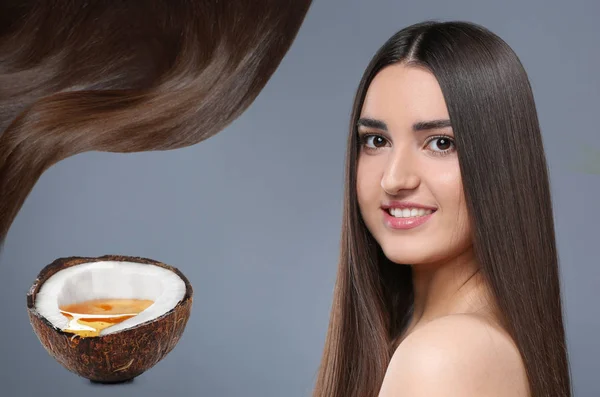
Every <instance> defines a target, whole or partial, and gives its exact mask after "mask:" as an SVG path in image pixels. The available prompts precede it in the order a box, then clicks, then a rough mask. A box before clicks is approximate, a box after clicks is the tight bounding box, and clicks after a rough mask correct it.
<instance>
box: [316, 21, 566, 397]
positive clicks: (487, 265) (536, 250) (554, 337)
mask: <svg viewBox="0 0 600 397" xmlns="http://www.w3.org/2000/svg"><path fill="white" fill-rule="evenodd" d="M397 62H406V63H408V64H414V65H418V66H420V67H425V68H427V69H428V70H430V71H431V72H432V73H433V75H434V76H436V78H437V80H438V82H439V84H440V86H441V89H442V92H443V95H444V98H445V100H446V104H447V106H448V111H449V114H450V119H451V122H452V126H453V131H454V135H455V139H456V148H457V152H458V158H459V164H460V169H461V174H462V180H463V186H464V192H465V198H466V203H467V208H468V213H469V216H470V221H471V224H472V230H473V239H474V241H473V245H474V250H475V255H476V258H477V260H478V262H479V264H480V272H481V273H482V275H483V276H484V278H485V280H486V282H487V283H488V284H489V287H490V289H491V292H492V293H493V296H494V298H495V300H496V304H497V308H498V309H499V312H500V317H501V319H499V320H500V321H501V323H502V324H503V326H504V327H505V328H506V330H507V331H508V332H509V333H510V335H511V336H512V338H513V339H514V341H515V343H516V345H517V346H518V348H519V350H520V352H521V355H522V358H523V361H524V364H525V368H526V372H527V376H528V380H529V385H530V390H531V396H532V397H559V396H560V397H567V396H570V395H571V393H572V391H571V384H570V369H569V365H568V355H567V348H566V341H565V331H564V327H563V314H562V306H561V293H560V280H559V268H558V259H557V251H556V242H555V231H554V220H553V214H552V202H551V197H550V188H549V176H548V170H547V165H546V159H545V153H544V148H543V142H542V136H541V132H540V127H539V122H538V116H537V113H536V107H535V103H534V99H533V95H532V90H531V87H530V84H529V80H528V77H527V75H526V72H525V70H524V68H523V66H522V65H521V63H520V61H519V59H518V57H517V56H516V54H515V53H514V52H513V51H512V50H511V48H510V47H509V46H508V45H507V44H506V43H505V42H504V41H503V40H502V39H500V38H499V37H498V36H496V35H495V34H493V33H492V32H490V31H489V30H487V29H485V28H483V27H481V26H478V25H475V24H472V23H467V22H435V21H426V22H423V23H419V24H415V25H412V26H410V27H408V28H406V29H403V30H401V31H399V32H398V33H396V34H395V35H393V36H392V37H391V38H390V39H389V40H388V41H387V42H386V43H385V44H384V45H383V46H382V47H381V48H380V49H379V51H378V52H377V53H376V54H375V56H374V57H373V59H372V60H371V62H370V63H369V65H368V67H367V69H366V71H365V73H364V75H363V77H362V80H361V82H360V85H359V87H358V91H357V94H356V97H355V101H354V105H353V110H352V116H351V120H350V133H349V138H348V141H347V157H346V174H345V192H344V198H345V201H344V212H343V222H342V233H341V253H340V260H339V267H338V275H337V281H336V285H335V291H334V301H333V306H332V311H331V317H330V323H329V330H328V333H327V338H326V342H325V349H324V353H323V357H322V362H321V366H320V369H319V374H318V379H317V383H316V388H315V392H314V395H315V397H353V396H354V397H369V396H376V395H377V393H378V391H379V389H380V387H381V382H382V381H383V378H384V375H385V371H386V368H387V365H388V363H389V360H390V359H391V356H392V354H393V348H394V343H393V342H394V339H395V338H397V337H398V335H400V334H401V333H402V332H403V330H404V328H405V327H406V326H407V323H408V321H409V320H410V317H411V315H412V310H413V309H414V308H413V302H414V296H413V285H412V269H411V268H410V266H409V265H403V264H394V263H392V262H391V261H389V260H388V259H387V258H386V257H385V256H384V255H383V253H382V250H381V248H380V247H379V245H378V244H377V242H376V241H375V240H374V238H373V236H372V235H371V234H370V233H369V231H368V230H367V228H366V226H365V224H364V222H363V220H362V218H361V216H360V213H359V208H358V202H357V193H356V166H357V158H358V153H359V144H358V139H357V129H356V123H357V120H358V117H359V115H360V111H361V108H362V105H363V101H364V98H365V94H366V91H367V89H368V87H369V84H370V83H371V81H372V79H373V78H374V76H375V75H376V74H377V73H378V72H379V71H380V70H381V69H382V68H384V67H386V66H387V65H390V64H394V63H397Z"/></svg>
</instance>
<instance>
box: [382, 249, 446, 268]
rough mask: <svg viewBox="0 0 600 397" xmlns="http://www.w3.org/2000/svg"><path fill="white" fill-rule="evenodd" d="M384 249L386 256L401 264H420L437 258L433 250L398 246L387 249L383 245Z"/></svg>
mask: <svg viewBox="0 0 600 397" xmlns="http://www.w3.org/2000/svg"><path fill="white" fill-rule="evenodd" d="M382 250H383V253H384V255H385V256H386V258H388V259H389V260H390V261H392V262H394V263H398V264H401V265H418V264H420V263H428V262H431V261H433V260H435V258H434V255H432V254H433V253H432V252H427V251H423V250H421V249H403V248H398V247H393V248H388V249H386V248H384V247H382Z"/></svg>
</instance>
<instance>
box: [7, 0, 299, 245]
mask: <svg viewBox="0 0 600 397" xmlns="http://www.w3.org/2000/svg"><path fill="white" fill-rule="evenodd" d="M310 4H311V0H245V1H244V0H243V1H215V0H144V1H103V0H100V1H98V0H96V1H94V0H86V1H54V2H48V1H21V0H19V1H15V2H10V1H3V2H2V3H0V132H2V131H3V133H2V135H1V136H0V245H3V244H4V240H5V237H6V234H7V232H8V229H9V227H10V225H11V223H12V222H13V220H14V218H15V217H16V215H17V213H18V211H19V210H20V208H21V206H22V204H23V203H24V201H25V199H26V198H27V196H28V194H29V193H30V191H31V189H32V188H33V186H34V185H35V183H36V182H37V180H38V179H39V177H40V176H41V175H42V173H43V172H44V171H45V170H46V169H48V168H49V167H50V166H52V165H53V164H55V163H56V162H58V161H60V160H63V159H65V158H67V157H69V156H73V155H76V154H79V153H83V152H86V151H105V152H120V153H126V152H140V151H150V150H170V149H177V148H182V147H186V146H190V145H193V144H196V143H199V142H201V141H203V140H205V139H207V138H209V137H211V136H213V135H215V134H216V133H217V132H219V131H221V130H222V129H223V128H224V127H226V126H227V125H228V124H229V123H231V122H232V121H233V120H234V119H235V118H237V117H238V116H239V115H240V114H241V113H242V112H243V111H244V110H245V109H246V108H247V107H248V106H249V105H250V104H251V103H252V102H253V101H254V99H255V98H256V97H257V95H258V94H259V92H260V91H261V90H262V88H263V87H264V86H265V85H266V83H267V81H268V80H269V78H270V76H271V75H272V74H273V72H274V71H275V70H276V68H277V67H278V65H279V64H280V62H281V60H282V59H283V57H284V55H285V54H286V53H287V51H288V49H289V48H290V46H291V44H292V42H293V41H294V39H295V37H296V35H297V32H298V30H299V28H300V26H301V24H302V22H303V20H304V18H305V15H306V14H307V12H308V9H309V7H310Z"/></svg>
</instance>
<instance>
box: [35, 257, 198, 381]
mask: <svg viewBox="0 0 600 397" xmlns="http://www.w3.org/2000/svg"><path fill="white" fill-rule="evenodd" d="M101 261H121V262H136V263H143V264H152V265H156V266H160V267H163V268H165V269H168V270H171V271H173V272H175V273H176V274H177V275H178V276H179V277H181V279H182V280H183V281H184V283H185V286H186V292H185V295H184V297H183V299H182V300H181V301H180V302H179V303H178V304H177V306H175V307H174V308H173V309H172V310H170V311H169V312H167V313H165V314H163V315H161V316H159V317H156V318H154V319H152V320H149V321H147V322H144V323H141V324H138V325H136V326H134V327H132V328H128V329H124V330H121V331H118V332H115V333H112V334H108V335H101V336H93V337H80V336H79V335H75V334H72V333H68V332H64V331H62V330H60V329H58V328H56V327H55V326H54V325H52V324H51V323H50V322H49V321H48V320H47V319H46V318H44V317H43V316H41V315H40V314H39V313H38V311H37V310H36V309H35V298H36V294H37V293H38V291H39V290H40V287H41V286H42V284H43V283H44V282H45V281H46V280H47V279H48V278H49V277H50V276H52V275H53V274H55V273H56V272H58V271H60V270H63V269H66V268H68V267H71V266H77V265H79V264H83V263H90V262H101ZM192 300H193V290H192V286H191V284H190V282H189V281H188V279H187V278H186V277H185V276H184V275H183V274H182V273H181V272H180V271H179V270H178V269H176V268H174V267H172V266H169V265H166V264H164V263H161V262H158V261H155V260H152V259H147V258H140V257H128V256H121V255H105V256H101V257H97V258H91V257H68V258H59V259H57V260H55V261H54V262H52V263H51V264H49V265H47V266H46V267H44V269H42V271H41V272H40V273H39V275H38V277H37V279H36V280H35V282H34V283H33V285H32V286H31V288H30V290H29V292H28V293H27V310H28V312H29V319H30V322H31V325H32V326H33V329H34V331H35V333H36V335H37V337H38V339H39V340H40V342H41V343H42V345H43V346H44V348H45V349H46V350H47V351H48V353H50V355H51V356H52V357H54V358H55V359H56V361H58V362H59V363H60V364H62V365H63V366H64V367H65V368H66V369H68V370H69V371H71V372H74V373H76V374H77V375H80V376H82V377H84V378H87V379H89V380H91V381H93V382H100V383H118V382H125V381H130V380H133V378H135V377H136V376H138V375H140V374H142V373H143V372H145V371H147V370H148V369H150V368H152V367H153V366H154V365H156V364H157V363H158V362H159V361H160V360H162V359H163V358H164V357H165V356H166V355H167V354H168V353H169V352H171V351H172V350H173V348H174V347H175V345H177V342H179V340H180V338H181V336H182V334H183V331H184V330H185V326H186V325H187V321H188V319H189V317H190V312H191V308H192Z"/></svg>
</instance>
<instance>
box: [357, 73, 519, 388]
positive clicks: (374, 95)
mask: <svg viewBox="0 0 600 397" xmlns="http://www.w3.org/2000/svg"><path fill="white" fill-rule="evenodd" d="M429 122H432V123H429ZM358 134H359V139H360V142H361V150H360V154H359V159H358V169H357V194H358V202H359V207H360V211H361V215H362V217H363V219H364V221H365V224H366V226H367V228H368V229H369V231H370V232H371V234H372V235H373V237H374V238H375V239H376V240H377V242H378V243H379V245H380V246H381V248H382V250H383V252H384V253H385V255H386V256H387V257H388V258H389V259H390V260H391V261H392V262H395V263H399V264H400V263H401V264H409V265H411V266H412V268H413V284H414V289H415V311H414V316H413V317H412V319H411V321H410V323H409V325H408V327H407V329H406V331H405V332H404V334H403V335H401V337H400V338H398V340H397V341H396V345H397V346H398V347H397V349H396V351H395V353H394V355H393V357H392V359H391V362H390V364H389V367H388V370H387V373H386V376H385V379H384V381H383V385H382V388H381V391H380V397H396V396H411V397H421V396H423V397H425V396H426V397H435V396H444V397H454V396H461V397H464V396H478V397H508V396H511V397H519V396H523V397H527V396H529V394H528V385H527V380H526V375H525V368H524V366H523V363H522V361H521V356H520V353H519V351H518V349H517V348H516V345H515V344H514V343H513V341H512V339H511V338H510V336H509V335H508V334H507V333H506V332H505V331H504V330H503V329H502V327H500V325H499V321H498V316H497V313H496V312H495V311H494V309H493V307H494V306H493V305H492V304H491V303H492V302H493V299H492V298H491V294H490V292H489V288H488V286H487V285H486V283H485V282H484V281H483V279H482V277H481V274H480V273H479V271H478V270H479V265H478V263H477V261H476V259H475V256H474V252H473V246H472V235H471V230H470V226H469V218H468V214H467V208H466V204H465V198H464V193H463V187H462V179H461V173H460V167H459V163H458V156H457V153H456V148H455V146H454V133H453V131H452V126H451V125H450V123H449V114H448V110H447V107H446V103H445V100H444V97H443V95H442V91H441V88H440V86H439V84H438V82H437V80H436V79H435V77H434V76H433V74H431V73H430V72H429V71H427V70H425V69H423V68H419V67H415V66H407V65H405V64H394V65H391V66H387V67H386V68H384V69H383V70H381V71H380V72H379V73H378V74H377V76H375V78H374V79H373V81H372V83H371V85H370V87H369V89H368V91H367V95H366V97H365V101H364V104H363V108H362V111H361V115H360V120H359V123H358ZM388 200H400V201H410V202H414V203H418V204H422V205H427V206H433V207H435V208H437V210H436V212H435V213H434V214H433V216H432V217H431V219H430V220H429V221H427V222H426V223H425V224H422V225H420V226H418V227H416V228H413V229H408V230H398V229H392V228H390V227H388V226H387V225H386V224H385V222H384V213H383V210H382V209H381V205H382V204H383V203H385V202H386V201H388Z"/></svg>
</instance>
